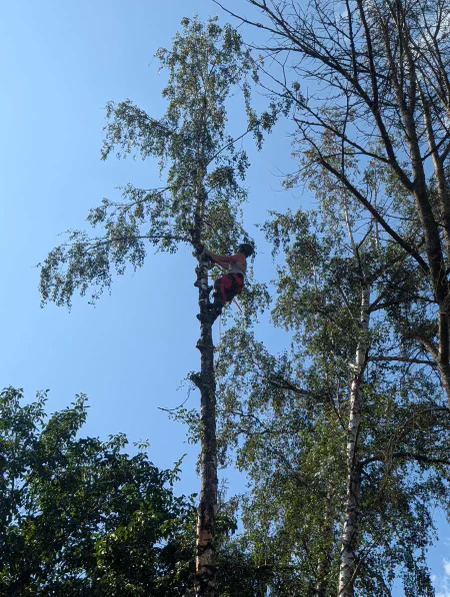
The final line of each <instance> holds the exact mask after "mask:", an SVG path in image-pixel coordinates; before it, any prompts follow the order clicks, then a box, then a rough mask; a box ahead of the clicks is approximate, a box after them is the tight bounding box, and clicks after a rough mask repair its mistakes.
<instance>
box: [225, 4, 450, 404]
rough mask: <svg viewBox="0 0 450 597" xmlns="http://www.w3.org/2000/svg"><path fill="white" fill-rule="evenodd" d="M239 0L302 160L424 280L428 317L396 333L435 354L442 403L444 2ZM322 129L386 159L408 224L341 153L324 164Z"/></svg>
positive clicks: (447, 206)
mask: <svg viewBox="0 0 450 597" xmlns="http://www.w3.org/2000/svg"><path fill="white" fill-rule="evenodd" d="M225 4H226V3H225ZM248 4H249V5H251V6H252V7H254V8H255V9H256V10H257V11H258V12H259V13H260V14H261V17H262V20H258V19H251V18H248V19H247V18H243V17H239V18H240V19H241V20H242V21H244V22H246V23H249V24H251V25H256V26H257V27H258V28H260V29H263V30H265V31H267V32H268V33H269V34H270V42H268V43H267V44H266V46H264V47H263V48H262V50H265V51H267V53H268V54H269V55H270V56H271V58H272V60H273V61H272V62H271V64H272V65H273V64H274V63H276V62H277V63H278V65H279V72H278V73H276V72H275V70H274V69H273V68H272V69H271V70H270V72H267V73H266V74H267V77H268V83H267V86H269V87H270V88H271V90H272V92H274V93H275V94H276V95H281V96H282V97H284V98H285V99H286V101H287V102H288V103H289V104H291V105H292V107H293V112H292V117H293V122H294V123H295V126H296V130H297V132H296V140H297V146H298V149H299V152H300V153H302V152H303V151H305V150H306V151H307V152H308V155H309V157H310V160H309V163H308V165H307V166H306V167H307V168H310V169H313V168H315V167H317V166H318V165H319V166H320V167H322V168H325V169H326V170H328V172H329V173H330V174H331V175H332V176H333V177H334V178H335V179H336V180H337V181H340V182H341V183H342V185H343V186H344V187H345V188H346V190H347V192H348V193H350V194H351V195H352V196H353V197H354V198H355V199H356V200H357V201H358V202H359V203H360V204H361V205H362V206H363V207H364V208H365V209H366V210H367V211H368V213H369V214H370V216H371V217H373V218H374V220H375V221H376V222H377V225H378V227H379V231H380V234H379V239H380V242H383V243H387V244H390V243H392V242H394V243H396V244H397V245H399V247H401V248H402V250H403V251H404V252H405V268H407V269H408V270H409V271H416V270H418V271H419V273H420V276H421V277H422V278H423V279H424V280H425V281H426V284H427V289H428V295H429V297H430V298H431V299H432V306H431V304H430V307H429V314H428V315H429V317H431V318H432V320H433V325H432V326H431V327H429V326H423V327H418V328H416V329H415V330H411V329H410V330H409V331H408V335H407V336H406V337H405V338H404V340H405V342H406V343H409V344H411V343H413V344H414V345H415V347H417V348H418V349H420V350H422V351H425V353H427V358H429V359H432V360H433V361H434V362H435V363H436V365H437V366H438V368H439V372H440V376H441V381H442V384H443V387H444V389H445V391H446V394H447V396H448V400H449V404H450V365H449V316H448V313H449V311H448V305H449V304H450V298H449V284H448V268H449V265H450V264H449V263H448V250H449V246H450V245H449V238H450V236H449V230H450V226H449V222H450V217H449V214H450V193H449V179H448V156H449V151H450V136H449V133H450V131H449V126H448V115H449V113H450V85H449V71H448V68H449V67H448V65H449V59H450V54H449V51H450V47H449V42H448V39H449V37H448V28H449V22H448V10H447V7H446V4H445V2H441V1H440V0H433V1H431V2H428V1H425V0H424V1H419V2H411V1H409V0H408V1H406V2H391V1H390V0H375V1H374V2H371V3H369V4H367V3H364V2H362V1H361V0H355V1H353V0H348V1H346V2H344V3H342V7H341V8H342V10H336V9H335V6H334V5H332V4H330V3H327V2H324V1H321V0H319V1H316V0H314V1H313V2H307V3H306V4H305V5H302V4H300V3H299V2H297V1H295V0H289V1H285V0H283V1H282V2H281V1H276V0H271V1H268V2H266V1H264V2H261V1H259V0H249V1H248ZM225 8H226V7H225ZM235 16H236V15H235ZM326 134H332V135H334V136H336V137H337V138H338V139H339V140H340V146H341V148H340V154H341V153H342V152H344V151H345V152H350V153H351V155H352V156H353V158H354V160H356V161H357V162H358V164H359V166H360V172H361V173H363V172H364V171H365V170H366V167H367V164H368V162H369V161H372V162H373V163H374V164H375V165H379V166H385V167H386V168H387V170H388V171H389V173H390V177H391V179H394V181H395V184H396V185H397V186H399V187H401V188H402V191H403V194H404V196H405V198H406V199H407V201H408V202H409V205H410V210H409V211H410V218H411V221H410V226H408V227H404V226H403V225H402V224H403V222H404V220H403V214H402V213H399V212H398V211H396V210H395V207H396V206H395V204H391V203H390V202H389V199H387V200H386V202H382V203H381V204H375V203H374V202H373V198H372V197H371V195H370V193H369V192H368V189H367V187H366V185H365V182H364V177H363V175H362V174H361V176H360V177H358V178H356V179H353V180H352V179H351V177H349V176H348V172H347V171H346V168H345V161H344V160H341V161H340V162H339V161H338V163H336V160H335V157H336V154H335V153H334V152H333V153H331V154H330V153H329V152H328V151H327V145H326V142H324V140H325V138H326ZM302 167H303V168H304V167H305V165H304V164H303V165H302ZM387 197H389V195H387Z"/></svg>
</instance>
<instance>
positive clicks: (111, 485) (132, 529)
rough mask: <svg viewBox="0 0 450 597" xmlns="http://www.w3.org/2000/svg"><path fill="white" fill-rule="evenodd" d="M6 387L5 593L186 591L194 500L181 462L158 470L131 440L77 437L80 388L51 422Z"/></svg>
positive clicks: (1, 563)
mask: <svg viewBox="0 0 450 597" xmlns="http://www.w3.org/2000/svg"><path fill="white" fill-rule="evenodd" d="M22 398H23V396H22V393H21V391H20V390H15V389H13V388H7V389H6V390H4V391H3V392H2V393H1V394H0V414H1V417H0V458H1V462H2V482H1V486H0V494H1V517H0V545H1V549H0V587H1V593H2V595H11V596H12V595H42V596H44V595H68V596H75V595H98V596H101V595H117V596H118V595H150V594H151V595H161V596H163V595H168V594H171V595H180V596H181V595H185V594H186V592H187V590H188V587H189V585H190V584H191V582H192V581H191V577H192V573H193V569H194V561H193V549H192V547H193V543H194V540H195V539H194V538H195V533H194V519H195V507H194V500H193V497H191V498H187V497H185V496H180V497H175V496H174V495H173V483H174V481H175V480H176V479H177V475H178V473H179V468H178V467H177V466H176V467H175V469H174V470H173V471H170V470H166V471H160V470H158V469H157V468H156V467H155V466H154V465H153V464H152V463H151V462H150V461H149V460H148V456H147V455H146V454H145V453H144V452H139V453H137V454H136V455H135V456H133V457H131V456H129V455H128V454H126V453H124V452H123V448H124V447H125V445H126V444H127V440H126V437H125V436H123V435H120V434H119V435H116V436H113V437H111V438H110V439H109V440H108V441H106V442H103V441H101V440H100V439H98V438H83V437H78V434H79V431H80V430H81V428H82V426H83V424H84V422H85V420H86V414H87V407H86V401H85V397H84V396H82V395H80V396H78V397H77V399H76V401H75V402H74V403H73V405H72V406H71V407H70V408H66V409H65V410H63V411H60V412H56V413H54V414H53V415H52V416H50V417H49V418H48V420H46V419H47V417H46V415H45V412H44V407H45V394H40V395H38V397H37V400H36V401H35V402H33V403H31V404H28V405H26V406H22V405H21V404H20V402H21V400H22Z"/></svg>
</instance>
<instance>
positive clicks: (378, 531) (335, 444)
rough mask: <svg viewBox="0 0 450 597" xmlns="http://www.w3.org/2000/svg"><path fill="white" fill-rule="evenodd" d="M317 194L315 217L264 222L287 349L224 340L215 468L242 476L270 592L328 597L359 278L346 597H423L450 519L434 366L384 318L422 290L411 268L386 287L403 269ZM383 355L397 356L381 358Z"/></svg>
mask: <svg viewBox="0 0 450 597" xmlns="http://www.w3.org/2000/svg"><path fill="white" fill-rule="evenodd" d="M318 178H319V177H318ZM317 182H318V181H317ZM325 186H326V185H324V187H325ZM319 187H320V185H319V184H318V188H319ZM322 190H323V189H322ZM330 191H331V190H330ZM323 196H324V203H321V204H320V207H319V209H318V210H317V211H316V212H307V213H306V212H303V211H301V210H299V211H297V212H296V213H291V212H287V213H285V214H277V213H273V214H271V215H272V219H271V220H270V222H268V223H267V224H266V225H265V227H264V230H265V232H266V234H267V236H268V239H269V240H270V241H271V243H272V245H273V247H274V255H275V256H276V257H277V258H279V256H281V258H282V259H279V268H278V273H279V276H278V280H277V281H276V284H277V286H276V301H275V307H274V310H273V311H272V315H273V319H274V322H275V324H276V325H278V326H280V327H284V328H285V329H286V330H287V331H288V332H289V336H288V338H289V339H291V340H292V344H291V347H290V349H288V350H286V351H285V352H284V353H281V354H278V355H272V354H270V353H269V351H268V350H267V349H266V348H265V347H264V346H263V345H262V344H261V343H260V342H259V341H258V340H257V338H256V337H255V335H254V334H253V333H252V332H251V331H250V330H249V329H243V328H234V329H232V330H230V331H229V332H228V333H227V334H225V335H224V337H223V338H222V344H221V353H220V361H219V366H218V369H217V373H218V379H219V381H220V387H219V392H218V394H219V396H220V401H219V418H220V435H219V437H220V442H219V443H220V446H221V455H222V461H223V462H225V461H226V460H227V459H228V461H233V462H235V464H236V465H237V466H238V467H239V468H240V469H241V470H244V471H246V472H247V474H248V476H249V481H250V486H249V492H248V493H247V494H246V495H244V496H243V497H242V499H241V506H242V511H243V522H244V526H245V535H244V537H245V540H246V545H247V548H248V549H249V550H250V552H251V553H253V557H254V558H256V561H259V562H264V564H265V565H268V566H269V568H270V569H271V571H272V575H271V576H270V578H269V580H268V584H269V586H270V587H271V590H272V594H274V595H280V596H282V595H296V594H301V595H309V594H311V595H314V594H317V591H318V590H319V589H320V590H322V591H325V592H324V593H323V594H334V591H335V587H336V586H337V575H338V570H339V563H340V547H341V546H340V531H341V524H342V519H343V516H344V514H345V513H344V512H343V510H342V503H343V502H344V499H345V493H346V479H347V470H346V457H347V454H346V442H347V421H348V412H349V406H350V405H349V384H350V380H351V365H352V362H353V360H354V355H355V351H356V348H357V345H358V340H359V338H360V335H361V333H362V332H361V330H360V327H359V314H360V295H361V285H362V283H363V282H364V279H363V276H365V277H366V279H369V280H371V284H372V288H373V290H372V293H371V307H372V308H373V313H372V315H371V325H370V331H369V337H368V338H367V341H368V346H369V349H368V351H369V352H368V356H369V364H368V366H367V368H366V370H365V373H364V378H363V383H362V388H361V418H362V421H361V426H360V431H359V437H358V442H359V458H360V466H361V475H362V485H361V502H360V512H359V516H360V536H359V540H358V549H357V557H358V562H359V567H358V578H357V580H356V583H355V594H356V595H361V596H363V595H364V596H365V597H367V596H373V597H375V596H376V597H378V596H380V595H386V596H387V595H389V594H390V592H389V591H390V588H389V587H390V585H391V583H392V582H393V579H394V578H395V577H396V576H398V575H399V574H402V576H403V579H404V587H405V591H406V594H410V595H413V594H417V595H423V596H428V595H431V594H432V592H431V591H432V588H431V582H430V577H429V572H428V570H427V568H426V565H425V564H424V561H425V560H424V557H425V551H426V548H427V546H428V545H429V544H430V542H431V541H432V540H433V533H434V530H433V521H432V512H433V509H434V508H435V507H436V506H439V507H441V508H448V491H449V468H448V464H449V459H448V454H447V451H448V450H447V448H446V445H448V442H449V435H448V429H449V420H448V409H446V408H445V406H444V403H443V402H442V394H441V390H440V384H439V378H438V375H437V373H436V371H435V369H434V368H433V367H430V366H429V365H424V364H421V363H420V359H419V362H418V363H415V362H414V360H415V358H417V356H418V355H417V349H416V348H413V347H412V346H410V347H408V346H407V345H405V344H404V343H403V344H402V345H401V349H400V350H399V345H398V338H399V336H398V334H397V331H396V328H395V327H394V328H392V326H391V324H390V321H392V318H393V311H392V310H393V309H395V308H397V309H408V312H409V313H411V309H413V308H414V309H419V307H420V302H419V301H417V300H416V299H415V296H417V294H418V293H419V292H421V291H422V289H423V284H422V282H421V279H420V277H419V276H416V274H415V271H416V270H414V271H413V272H412V273H411V272H410V278H409V279H407V278H406V276H405V277H404V278H400V279H401V280H402V284H401V285H400V284H398V283H397V285H396V286H395V285H394V284H393V283H390V284H388V281H389V280H392V278H394V276H397V277H396V278H395V279H399V278H398V272H400V273H401V274H402V275H403V272H404V271H405V270H406V268H407V267H408V261H407V260H406V259H405V258H404V256H402V259H400V258H399V254H398V252H396V251H395V250H393V249H392V247H391V245H390V244H389V243H384V242H383V239H382V238H380V237H379V236H377V230H376V228H375V227H374V226H373V224H372V223H371V222H370V221H369V222H367V220H364V218H363V217H362V213H361V210H360V209H358V206H357V204H355V202H353V201H351V200H350V198H349V197H348V196H347V197H346V196H345V195H344V197H343V196H342V194H340V193H339V189H337V188H336V189H335V190H334V193H333V192H329V193H326V192H325V190H323ZM400 201H401V199H399V202H400ZM349 234H350V237H349ZM355 247H356V251H355ZM416 303H418V306H415V307H414V305H415V304H416ZM424 313H425V314H426V311H425V312H424V311H422V314H424ZM404 317H405V311H403V312H402V313H401V316H400V315H399V316H398V317H397V321H398V322H401V321H404V324H403V325H408V320H407V319H406V320H405V319H404ZM417 317H419V314H418V316H417ZM399 325H400V323H399ZM288 342H289V340H287V343H288ZM399 352H400V354H399ZM393 354H394V355H398V357H399V359H398V360H395V359H393V360H389V359H387V360H386V361H383V360H382V358H383V357H389V356H390V355H393ZM237 355H238V356H237ZM372 356H373V357H374V360H373V361H371V360H370V359H371V357H372ZM376 359H380V360H376ZM402 359H404V361H402ZM409 359H411V361H412V362H409ZM277 579H278V580H277ZM280 579H282V580H280Z"/></svg>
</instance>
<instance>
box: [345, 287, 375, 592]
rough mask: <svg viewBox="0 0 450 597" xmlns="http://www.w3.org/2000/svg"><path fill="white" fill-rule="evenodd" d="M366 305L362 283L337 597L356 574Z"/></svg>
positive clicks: (367, 298) (367, 299)
mask: <svg viewBox="0 0 450 597" xmlns="http://www.w3.org/2000/svg"><path fill="white" fill-rule="evenodd" d="M369 303H370V286H369V285H368V284H364V285H363V287H362V289H361V312H360V322H359V327H360V333H359V338H358V344H357V348H356V357H355V362H354V364H353V379H352V384H351V389H350V412H349V423H348V429H347V493H346V499H345V519H344V524H343V528H342V547H341V561H340V569H339V585H338V597H353V594H354V591H353V587H354V581H355V577H356V572H357V560H356V556H355V551H356V546H357V542H358V532H359V507H360V499H361V464H360V454H359V431H360V425H361V403H360V398H361V385H362V383H363V374H364V369H365V366H366V363H367V350H368V333H369V312H368V308H369Z"/></svg>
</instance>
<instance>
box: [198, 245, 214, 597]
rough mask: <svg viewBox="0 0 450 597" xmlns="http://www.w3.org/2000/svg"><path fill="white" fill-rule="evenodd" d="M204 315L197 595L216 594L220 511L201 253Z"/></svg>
mask: <svg viewBox="0 0 450 597" xmlns="http://www.w3.org/2000/svg"><path fill="white" fill-rule="evenodd" d="M196 272H197V281H196V286H198V289H199V305H200V314H201V315H202V316H203V321H202V324H201V336H200V340H199V341H198V343H197V348H198V349H199V350H200V354H201V371H200V374H199V375H196V376H195V380H194V381H195V384H196V385H197V387H198V388H199V390H200V393H201V450H202V452H201V489H200V505H199V509H198V520H197V543H196V575H195V594H196V596H197V597H200V596H201V597H214V595H215V590H216V557H215V545H214V535H215V526H216V512H217V485H218V483H217V447H216V380H215V375H214V345H213V341H212V329H211V328H212V324H211V321H210V320H209V319H208V317H207V306H208V304H209V289H208V267H207V261H206V260H204V259H203V258H202V256H200V258H199V263H198V266H197V268H196Z"/></svg>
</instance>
